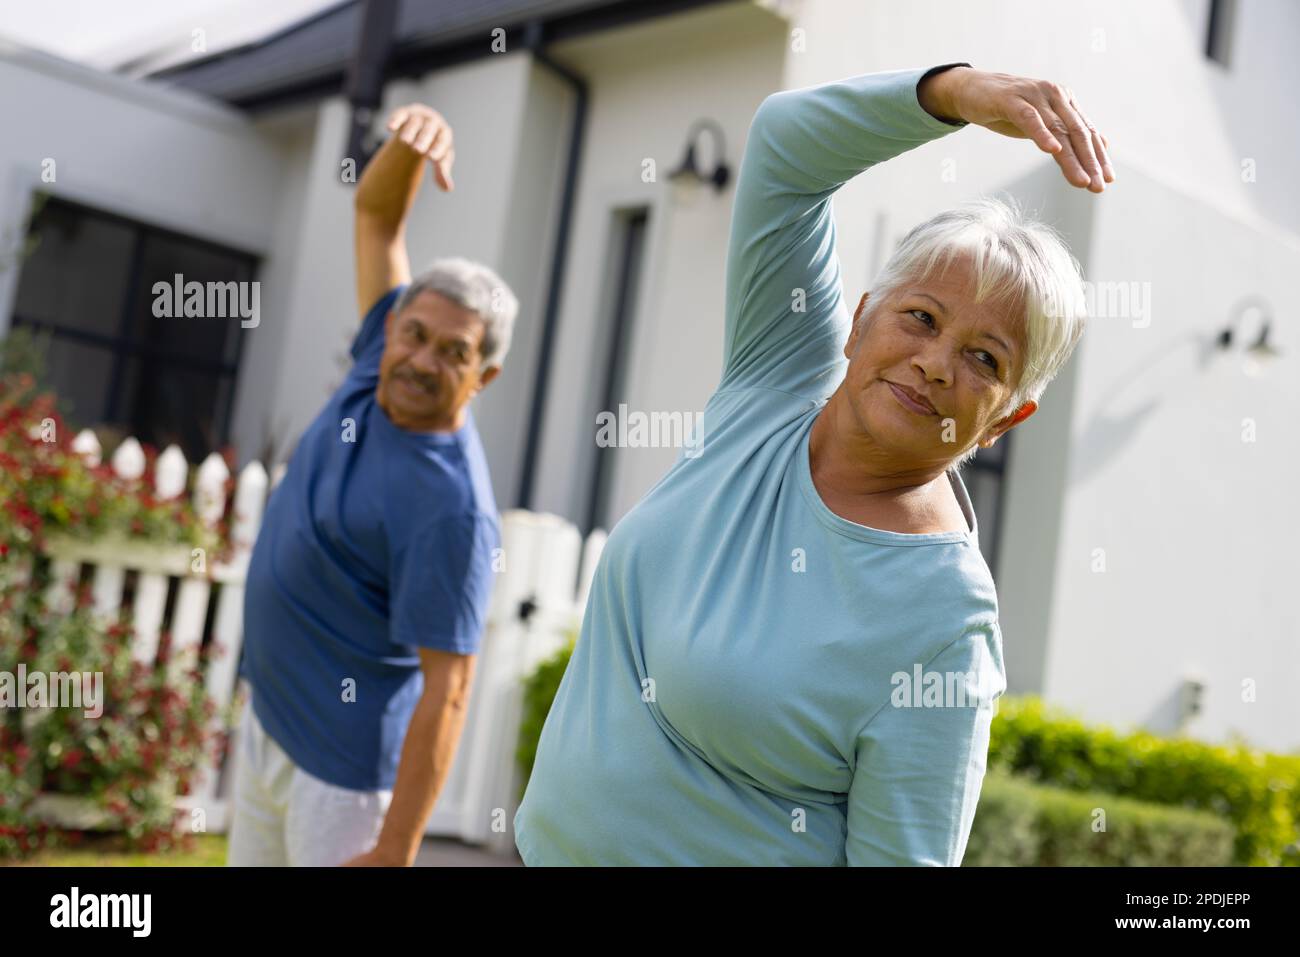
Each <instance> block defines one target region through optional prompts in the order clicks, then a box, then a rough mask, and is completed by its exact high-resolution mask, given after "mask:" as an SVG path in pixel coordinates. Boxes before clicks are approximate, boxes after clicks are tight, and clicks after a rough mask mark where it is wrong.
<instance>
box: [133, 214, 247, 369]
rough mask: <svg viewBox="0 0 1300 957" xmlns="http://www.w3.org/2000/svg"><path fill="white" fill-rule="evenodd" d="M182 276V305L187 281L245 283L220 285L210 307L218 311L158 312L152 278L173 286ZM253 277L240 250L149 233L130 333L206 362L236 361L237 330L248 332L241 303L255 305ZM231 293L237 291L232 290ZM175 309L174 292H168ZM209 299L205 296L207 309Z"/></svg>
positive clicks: (154, 344) (145, 244)
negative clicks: (197, 313) (195, 313)
mask: <svg viewBox="0 0 1300 957" xmlns="http://www.w3.org/2000/svg"><path fill="white" fill-rule="evenodd" d="M177 275H180V276H181V277H182V278H181V288H182V296H181V300H180V303H181V305H182V306H183V305H184V301H185V300H184V285H185V283H189V282H200V283H203V284H204V290H205V293H206V290H207V288H208V287H207V284H208V283H210V282H211V283H223V284H224V283H230V282H233V283H239V284H244V285H243V286H242V287H240V286H236V287H226V286H224V285H223V286H222V287H221V288H220V290H218V292H219V295H218V296H216V297H214V298H213V300H212V302H211V306H212V307H214V309H213V311H214V312H219V313H225V318H222V317H221V316H219V315H205V316H204V317H202V318H198V317H193V316H191V317H186V316H185V315H184V314H183V312H182V313H181V314H180V315H177V314H175V312H173V315H172V316H161V317H160V316H155V315H154V313H153V307H154V300H155V298H156V297H155V294H154V291H153V290H154V283H157V282H163V283H166V284H167V286H168V288H169V289H170V288H174V286H175V277H176V276H177ZM252 278H253V268H252V263H251V262H250V261H249V260H248V259H246V258H244V257H242V256H239V255H236V254H234V253H229V252H225V251H223V250H219V249H213V248H212V247H209V246H205V245H203V244H201V243H195V242H190V241H188V240H185V239H183V238H180V237H178V236H172V235H169V234H165V233H150V234H148V235H147V236H146V238H145V242H144V250H143V253H142V255H141V259H140V295H139V297H138V299H137V301H136V303H135V306H134V308H133V309H132V315H131V332H132V335H133V336H134V337H135V339H136V341H137V342H140V343H143V344H146V345H149V346H153V347H156V348H160V349H166V350H169V351H172V352H174V353H178V354H181V355H186V356H193V357H194V358H198V359H205V360H208V361H224V362H233V361H234V360H235V356H236V349H237V347H238V341H239V335H240V333H241V332H244V331H247V330H245V329H244V328H243V326H241V325H240V316H241V313H240V307H241V305H252V302H253V301H252V298H251V297H252V290H251V288H250V287H248V286H247V285H246V284H247V283H248V282H249V281H251V280H252ZM230 293H233V294H234V295H230ZM169 298H170V300H171V303H170V304H171V306H172V307H173V310H174V308H175V305H176V301H175V296H174V294H173V295H172V296H170V297H169ZM208 305H209V303H208V299H207V296H206V295H205V297H204V308H205V311H206V310H207V309H208Z"/></svg>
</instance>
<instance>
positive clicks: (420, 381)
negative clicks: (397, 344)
mask: <svg viewBox="0 0 1300 957" xmlns="http://www.w3.org/2000/svg"><path fill="white" fill-rule="evenodd" d="M393 375H394V376H395V377H396V378H398V379H408V380H410V381H411V382H414V383H415V384H416V385H418V386H421V387H422V388H424V389H427V390H428V391H430V392H436V391H438V380H437V379H435V378H432V377H430V376H426V375H420V373H418V372H412V371H411V370H410V369H405V368H402V369H397V370H395V371H394V372H393Z"/></svg>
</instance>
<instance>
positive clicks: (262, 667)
mask: <svg viewBox="0 0 1300 957" xmlns="http://www.w3.org/2000/svg"><path fill="white" fill-rule="evenodd" d="M388 129H389V130H390V131H391V132H392V133H393V136H392V137H391V138H390V139H389V140H388V142H386V143H385V144H384V146H383V147H382V148H381V149H380V150H379V151H378V152H377V153H376V155H375V157H374V158H373V159H372V160H371V162H370V164H369V165H368V166H367V167H366V170H365V173H364V174H363V175H362V177H361V181H360V183H359V184H358V186H357V191H356V199H355V205H356V223H355V240H356V278H357V298H358V306H359V311H360V312H361V313H362V315H363V316H364V318H363V320H362V323H361V328H360V331H359V332H358V333H357V335H356V339H355V341H354V342H353V343H352V349H351V354H352V358H353V359H354V360H355V364H354V365H353V367H352V369H351V371H350V372H349V373H348V376H347V378H346V379H345V381H344V382H343V384H342V385H341V386H340V387H339V389H338V390H337V391H336V392H335V393H334V395H333V397H332V398H331V399H330V400H329V402H328V403H327V404H326V406H325V408H324V409H322V410H321V412H320V414H319V415H318V416H317V417H316V420H315V421H314V422H313V423H312V424H311V425H310V426H309V427H308V429H307V431H306V432H305V433H304V434H303V437H302V439H301V441H300V442H299V444H298V447H297V449H296V450H295V452H294V454H293V457H292V459H291V460H290V462H289V467H288V470H287V472H286V474H285V477H284V480H283V481H282V482H281V483H280V485H279V486H278V487H277V488H276V490H275V491H274V493H273V494H272V496H271V499H270V501H269V503H268V504H267V510H266V516H265V520H264V522H263V524H262V530H261V533H260V534H259V536H258V540H257V544H256V546H255V548H254V550H253V556H252V560H251V564H250V566H249V570H248V585H247V593H246V599H245V612H244V627H245V640H244V659H243V664H242V667H241V673H242V674H243V675H244V676H245V677H246V678H247V679H248V681H249V683H250V684H251V686H252V695H251V698H250V702H249V706H248V708H247V709H246V710H245V712H244V717H243V720H242V722H241V730H240V743H239V758H238V765H237V771H236V786H235V790H236V796H235V810H234V821H233V823H232V825H231V835H230V857H229V863H230V864H233V865H248V864H252V865H286V864H287V865H331V864H343V863H347V864H354V865H360V864H370V865H397V866H404V865H409V864H411V863H412V862H413V861H414V858H415V854H416V852H417V850H418V849H419V846H420V838H421V835H422V834H423V831H424V825H425V822H426V820H427V819H428V817H429V814H430V812H431V811H432V810H433V806H434V803H435V801H436V799H437V796H438V794H439V792H440V791H441V789H442V786H443V784H444V782H445V781H446V778H447V773H448V770H449V768H450V766H451V763H452V758H453V757H454V755H455V751H456V745H457V742H458V740H459V738H460V734H461V731H462V729H463V727H464V720H465V711H466V704H467V701H468V697H469V692H470V687H471V682H472V680H473V674H474V662H475V655H476V653H477V651H478V648H479V643H480V641H481V637H482V631H483V624H484V617H485V614H486V609H487V603H488V597H489V593H490V591H491V587H492V577H493V576H492V571H493V564H492V561H493V553H494V551H495V550H496V549H497V548H499V545H500V531H499V527H498V521H497V511H496V503H495V501H494V499H493V495H492V487H491V482H490V480H489V475H488V466H487V462H486V460H485V458H484V454H483V448H482V445H481V444H480V441H479V437H478V433H477V431H476V430H475V426H474V421H473V418H472V416H471V415H470V412H469V408H468V406H469V401H470V399H472V398H473V397H474V395H476V394H477V393H478V392H479V390H481V389H482V388H483V387H484V386H486V385H487V384H488V383H489V382H491V381H492V380H493V379H495V378H496V377H497V375H498V374H499V372H500V370H501V364H502V360H503V359H504V357H505V354H506V350H507V348H508V346H509V341H510V333H511V329H512V326H513V323H514V317H515V313H516V312H517V310H518V304H517V302H516V300H515V297H514V295H513V294H512V293H511V291H510V289H509V288H508V287H507V286H506V285H505V283H504V282H502V281H501V279H500V278H499V277H498V276H497V275H496V274H495V273H494V272H492V270H490V269H488V268H487V267H485V266H482V265H479V264H477V263H472V262H469V261H467V260H463V259H445V260H439V261H437V262H435V263H434V264H433V265H432V266H431V267H430V268H429V269H428V270H427V271H425V272H424V273H422V274H421V275H419V276H417V277H415V279H414V280H412V278H411V269H410V262H409V260H408V256H407V252H406V244H405V225H406V221H407V218H408V216H409V214H410V210H411V207H412V204H413V203H414V200H415V196H416V193H417V192H418V190H419V186H420V181H421V179H422V178H423V174H424V166H425V163H426V162H427V163H429V164H431V166H432V168H433V176H434V179H435V180H436V182H437V183H438V185H439V187H441V189H442V190H443V191H449V190H451V189H452V188H453V183H452V179H451V168H452V163H453V161H454V159H455V148H454V145H453V141H452V131H451V128H450V126H449V125H448V124H447V123H446V121H445V120H444V119H443V118H442V116H440V115H439V114H438V113H437V112H435V111H434V110H432V109H430V108H428V107H426V106H421V105H412V106H407V107H402V108H400V109H398V110H396V111H395V112H394V113H393V114H392V116H391V117H390V118H389V121H388Z"/></svg>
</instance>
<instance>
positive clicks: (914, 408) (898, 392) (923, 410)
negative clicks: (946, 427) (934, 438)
mask: <svg viewBox="0 0 1300 957" xmlns="http://www.w3.org/2000/svg"><path fill="white" fill-rule="evenodd" d="M885 385H887V386H889V389H890V391H891V392H893V393H894V396H895V397H896V398H897V399H898V402H899V404H900V405H901V406H902V407H903V408H905V409H907V410H908V411H910V412H915V413H917V414H918V415H938V414H939V413H938V412H936V411H935V410H934V409H932V408H930V407H929V406H926V405H922V404H921V403H920V402H918V401H916V399H913V398H912V397H911V396H910V395H908V394H907V393H906V392H904V391H903V390H902V389H901V388H899V387H898V386H896V385H894V383H892V382H888V381H886V382H885Z"/></svg>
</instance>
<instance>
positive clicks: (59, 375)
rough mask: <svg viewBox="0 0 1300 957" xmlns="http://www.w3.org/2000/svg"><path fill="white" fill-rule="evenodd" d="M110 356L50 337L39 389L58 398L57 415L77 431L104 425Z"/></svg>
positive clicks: (103, 350)
mask: <svg viewBox="0 0 1300 957" xmlns="http://www.w3.org/2000/svg"><path fill="white" fill-rule="evenodd" d="M112 372H113V353H112V352H111V351H109V350H108V349H105V348H103V347H102V346H92V345H86V344H84V343H81V342H77V341H75V340H72V339H62V338H59V337H58V336H54V337H53V338H52V339H51V340H50V343H49V349H48V350H47V351H46V353H45V374H44V376H43V377H42V385H44V386H47V387H48V388H49V389H50V390H51V391H52V392H54V394H55V395H56V396H57V397H58V407H59V411H60V412H61V413H62V414H63V416H64V417H65V418H66V419H67V420H68V423H69V424H70V425H72V426H73V427H74V428H76V429H77V431H80V430H81V429H84V428H94V427H95V426H97V425H102V424H103V423H104V415H105V411H106V406H105V402H106V400H107V398H108V382H109V378H110V377H111V375H112Z"/></svg>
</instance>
